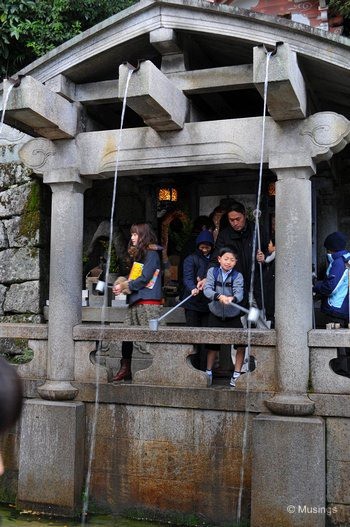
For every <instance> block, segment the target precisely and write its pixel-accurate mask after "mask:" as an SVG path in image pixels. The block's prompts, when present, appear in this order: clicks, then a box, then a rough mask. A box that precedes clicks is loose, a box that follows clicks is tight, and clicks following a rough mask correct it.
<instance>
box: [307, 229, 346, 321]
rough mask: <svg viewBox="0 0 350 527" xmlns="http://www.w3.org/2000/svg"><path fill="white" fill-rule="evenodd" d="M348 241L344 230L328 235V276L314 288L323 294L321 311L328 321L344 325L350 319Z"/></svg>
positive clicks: (325, 242)
mask: <svg viewBox="0 0 350 527" xmlns="http://www.w3.org/2000/svg"><path fill="white" fill-rule="evenodd" d="M346 242H347V239H346V236H345V234H343V233H342V232H333V233H332V234H329V235H328V236H327V237H326V239H325V241H324V247H325V248H326V251H327V255H326V257H327V262H328V267H327V270H326V276H325V278H324V279H323V280H320V281H317V282H316V283H315V285H314V288H313V290H314V293H316V294H317V295H320V296H321V312H322V313H324V315H325V316H326V322H335V323H339V324H340V325H341V326H342V327H346V326H347V324H348V321H349V269H348V265H349V263H350V253H349V252H348V251H347V250H346V249H345V247H346Z"/></svg>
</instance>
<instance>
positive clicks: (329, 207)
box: [316, 174, 339, 271]
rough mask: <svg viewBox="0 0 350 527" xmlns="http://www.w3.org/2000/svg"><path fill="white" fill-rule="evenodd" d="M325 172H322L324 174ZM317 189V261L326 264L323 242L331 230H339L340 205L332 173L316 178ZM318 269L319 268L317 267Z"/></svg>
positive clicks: (319, 264) (321, 264) (320, 264)
mask: <svg viewBox="0 0 350 527" xmlns="http://www.w3.org/2000/svg"><path fill="white" fill-rule="evenodd" d="M323 175H325V174H322V176H323ZM316 189H317V248H318V251H317V263H318V268H320V266H321V267H322V266H323V267H325V266H326V258H325V254H326V252H325V248H324V247H323V242H324V240H325V238H326V236H328V234H330V233H331V232H334V231H337V230H338V206H339V200H338V197H337V192H336V190H335V188H334V183H333V180H332V179H331V174H329V177H328V178H326V177H318V178H317V180H316ZM316 271H317V269H316Z"/></svg>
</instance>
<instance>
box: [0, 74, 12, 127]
mask: <svg viewBox="0 0 350 527" xmlns="http://www.w3.org/2000/svg"><path fill="white" fill-rule="evenodd" d="M2 85H3V92H2V105H1V120H0V136H1V133H2V129H3V127H4V119H5V112H6V107H7V103H8V100H9V97H10V93H11V91H12V89H13V88H14V83H13V82H10V81H9V80H7V79H4V81H3V84H2Z"/></svg>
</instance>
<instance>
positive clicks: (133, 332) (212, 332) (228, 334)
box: [73, 325, 276, 346]
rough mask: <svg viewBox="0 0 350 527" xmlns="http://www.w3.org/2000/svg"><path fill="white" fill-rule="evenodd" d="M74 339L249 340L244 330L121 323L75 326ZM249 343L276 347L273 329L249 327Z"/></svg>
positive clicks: (214, 341) (203, 342) (189, 342)
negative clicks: (115, 325)
mask: <svg viewBox="0 0 350 527" xmlns="http://www.w3.org/2000/svg"><path fill="white" fill-rule="evenodd" d="M73 338H74V340H101V339H103V340H116V341H120V340H133V341H135V340H138V341H140V342H164V343H165V342H173V343H179V344H206V343H208V344H242V345H247V343H248V331H247V330H245V329H229V330H228V329H217V328H208V329H207V330H206V328H187V327H181V328H180V327H160V328H159V329H158V331H151V330H149V329H148V328H147V327H142V326H139V327H135V326H132V327H131V326H130V327H126V326H121V327H119V328H116V327H111V326H100V325H95V326H92V325H77V326H75V327H74V329H73ZM251 344H252V345H255V346H275V345H276V332H275V331H274V330H259V329H252V330H251Z"/></svg>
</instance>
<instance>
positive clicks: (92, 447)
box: [81, 68, 135, 526]
mask: <svg viewBox="0 0 350 527" xmlns="http://www.w3.org/2000/svg"><path fill="white" fill-rule="evenodd" d="M134 71H135V69H134V68H132V69H129V70H128V75H127V79H126V84H125V91H124V97H123V107H122V113H121V118H120V128H119V134H118V138H117V143H116V165H115V172H114V183H113V193H112V206H111V214H110V227H109V240H108V256H107V265H106V278H105V280H106V282H105V289H104V295H103V305H102V311H101V334H100V338H99V340H98V344H97V350H96V357H95V358H96V366H95V373H96V377H95V404H94V413H93V418H92V429H91V436H90V451H89V461H88V469H87V474H86V481H85V487H84V493H83V508H82V517H81V525H82V526H84V525H86V521H87V514H88V508H89V497H90V482H91V469H92V462H93V459H94V455H95V445H96V427H97V417H98V408H99V397H100V357H101V350H102V344H103V326H104V325H105V323H106V307H107V301H108V277H109V269H110V263H111V253H112V243H113V221H114V213H115V202H116V196H117V180H118V168H119V155H120V151H121V147H122V137H123V135H122V131H123V124H124V116H125V110H126V99H127V93H128V87H129V82H130V78H131V75H132V74H133V72H134Z"/></svg>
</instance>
